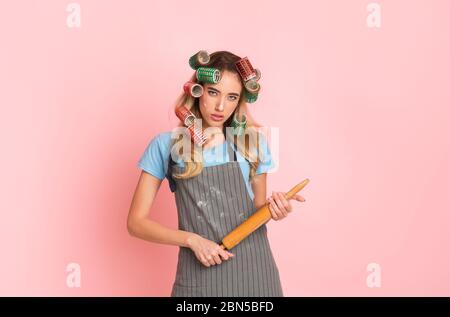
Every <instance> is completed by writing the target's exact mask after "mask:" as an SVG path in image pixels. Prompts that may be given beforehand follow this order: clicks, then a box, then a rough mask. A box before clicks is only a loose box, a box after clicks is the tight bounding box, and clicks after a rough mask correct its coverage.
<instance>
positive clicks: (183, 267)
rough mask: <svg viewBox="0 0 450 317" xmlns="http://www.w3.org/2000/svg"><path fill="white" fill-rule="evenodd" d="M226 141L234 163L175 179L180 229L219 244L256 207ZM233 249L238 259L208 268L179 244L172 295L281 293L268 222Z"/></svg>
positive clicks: (174, 168)
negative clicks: (186, 177)
mask: <svg viewBox="0 0 450 317" xmlns="http://www.w3.org/2000/svg"><path fill="white" fill-rule="evenodd" d="M227 144H228V151H229V152H228V153H229V157H230V158H233V159H232V161H230V162H228V163H225V164H221V165H215V166H208V167H204V168H203V170H202V173H200V175H198V176H196V177H193V178H190V179H184V180H182V179H174V181H175V183H176V190H175V199H176V205H177V209H178V224H179V228H180V229H181V230H186V231H190V232H195V233H197V234H200V235H201V236H203V237H205V238H207V239H210V240H212V241H215V242H217V243H219V242H221V240H222V238H223V237H224V236H225V235H226V234H228V233H229V232H230V231H232V230H233V229H234V228H235V227H236V226H238V225H239V224H241V223H242V222H243V221H244V220H245V219H247V218H248V217H249V216H250V215H251V214H252V213H253V212H255V211H256V208H255V207H254V205H253V201H252V200H251V198H250V195H249V193H248V192H247V189H246V186H245V181H244V178H243V175H242V172H241V169H240V167H239V162H237V161H236V153H235V152H234V150H233V149H232V146H231V144H230V143H229V142H227ZM170 168H171V169H173V171H174V172H180V171H181V168H180V167H179V166H176V165H173V166H171V167H170ZM231 251H232V252H233V253H234V254H235V257H234V258H232V259H230V260H228V261H223V262H222V264H218V265H215V266H210V267H206V266H204V265H203V264H202V263H201V262H200V261H198V260H197V258H196V257H195V254H194V253H193V252H192V250H190V249H189V248H184V247H180V249H179V254H178V265H177V273H176V277H175V281H174V284H173V288H172V294H171V296H183V297H192V296H202V297H204V296H224V297H234V296H244V297H251V296H283V292H282V287H281V283H280V277H279V273H278V268H277V266H276V263H275V261H274V258H273V255H272V252H271V249H270V246H269V241H268V238H267V228H266V226H265V225H263V226H261V227H260V228H259V229H258V230H256V231H255V232H254V233H252V234H251V235H250V236H249V237H247V238H246V239H245V240H243V241H242V242H241V243H240V244H238V245H237V246H236V247H235V248H233V249H232V250H231Z"/></svg>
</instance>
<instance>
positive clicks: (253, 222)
mask: <svg viewBox="0 0 450 317" xmlns="http://www.w3.org/2000/svg"><path fill="white" fill-rule="evenodd" d="M308 183H309V179H305V180H304V181H302V182H301V183H298V184H297V185H295V186H294V187H293V188H292V189H291V190H290V191H288V192H287V193H286V194H284V197H286V199H288V200H289V199H291V198H292V197H293V196H294V195H295V194H297V193H298V192H299V191H300V190H301V189H303V187H305V186H306V184H308ZM270 219H272V214H271V213H270V210H269V203H266V204H265V205H264V206H262V207H261V208H259V209H258V210H257V211H255V213H254V214H253V215H251V216H250V217H249V218H248V219H247V220H245V221H244V222H243V223H241V224H240V225H239V226H238V227H237V228H236V229H234V230H233V231H231V232H230V233H229V234H227V235H226V236H225V238H223V239H222V244H221V245H220V247H221V248H222V249H227V250H231V249H232V248H234V247H235V246H236V245H237V244H238V243H239V242H241V241H242V240H244V239H245V238H246V237H247V236H249V235H250V234H251V233H252V232H253V231H255V230H256V229H258V228H259V227H261V226H262V225H263V224H265V223H266V222H268V221H269V220H270Z"/></svg>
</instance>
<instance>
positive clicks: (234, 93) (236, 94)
mask: <svg viewBox="0 0 450 317" xmlns="http://www.w3.org/2000/svg"><path fill="white" fill-rule="evenodd" d="M208 89H210V90H213V91H216V92H218V93H220V90H219V89H216V88H213V87H208ZM229 95H230V96H236V97H239V94H238V93H236V92H230V93H229Z"/></svg>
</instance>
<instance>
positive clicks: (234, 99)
mask: <svg viewBox="0 0 450 317" xmlns="http://www.w3.org/2000/svg"><path fill="white" fill-rule="evenodd" d="M229 98H230V100H231V101H236V100H237V97H236V96H230V97H229Z"/></svg>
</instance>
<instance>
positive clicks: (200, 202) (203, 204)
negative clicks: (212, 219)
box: [197, 200, 208, 217]
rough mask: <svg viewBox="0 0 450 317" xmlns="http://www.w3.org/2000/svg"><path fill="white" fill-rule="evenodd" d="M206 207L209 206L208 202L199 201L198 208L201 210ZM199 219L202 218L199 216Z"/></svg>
mask: <svg viewBox="0 0 450 317" xmlns="http://www.w3.org/2000/svg"><path fill="white" fill-rule="evenodd" d="M206 205H208V202H207V201H203V200H199V201H197V206H198V207H199V208H203V207H206ZM199 217H200V216H199Z"/></svg>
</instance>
